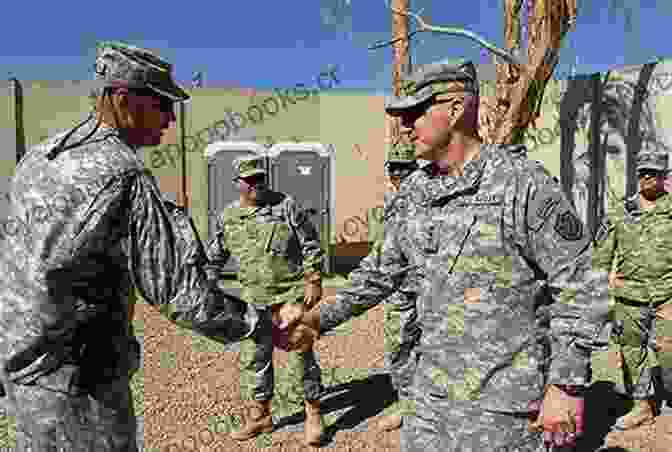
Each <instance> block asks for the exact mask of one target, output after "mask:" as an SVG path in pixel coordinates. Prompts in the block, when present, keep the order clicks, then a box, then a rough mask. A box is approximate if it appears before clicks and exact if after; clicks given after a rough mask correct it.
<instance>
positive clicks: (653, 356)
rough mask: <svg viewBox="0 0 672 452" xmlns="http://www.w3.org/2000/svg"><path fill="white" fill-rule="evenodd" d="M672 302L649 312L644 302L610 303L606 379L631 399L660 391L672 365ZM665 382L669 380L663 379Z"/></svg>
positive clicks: (657, 393)
mask: <svg viewBox="0 0 672 452" xmlns="http://www.w3.org/2000/svg"><path fill="white" fill-rule="evenodd" d="M671 311H672V303H664V304H663V305H661V306H659V307H658V308H657V309H656V314H657V315H653V313H649V308H648V307H647V306H631V305H628V304H624V303H621V302H619V301H618V300H617V302H616V304H615V305H614V322H615V324H616V325H617V326H616V327H614V328H613V329H612V340H611V343H610V346H609V351H608V354H609V366H608V367H609V368H608V370H607V371H606V372H605V373H606V375H607V380H608V381H610V382H612V383H614V386H615V387H614V389H615V390H616V392H618V393H620V394H622V395H625V396H627V397H629V398H632V399H637V400H641V399H646V398H649V397H654V396H656V395H660V394H661V392H660V391H661V390H664V389H666V392H670V390H671V389H672V388H669V387H667V388H664V386H665V385H663V383H665V381H666V380H669V377H670V376H669V372H670V371H669V369H670V368H671V367H672V347H671V346H670V345H671V343H672V315H670V314H671ZM667 383H668V384H669V381H668V382H667Z"/></svg>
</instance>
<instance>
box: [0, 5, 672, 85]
mask: <svg viewBox="0 0 672 452" xmlns="http://www.w3.org/2000/svg"><path fill="white" fill-rule="evenodd" d="M577 2H578V3H579V17H578V19H577V23H576V27H575V29H574V30H573V31H571V32H570V33H569V34H568V36H567V37H566V38H565V43H564V46H563V49H562V51H561V54H560V62H559V65H558V67H557V68H556V77H558V78H564V76H565V75H566V74H568V73H569V72H570V70H571V68H572V65H574V68H575V70H576V73H578V74H588V73H593V72H597V71H606V70H608V69H610V68H613V67H617V66H621V65H625V64H628V65H630V64H643V63H647V62H650V61H653V60H654V59H655V58H657V57H672V49H671V48H670V46H669V38H665V34H666V33H665V31H666V30H667V28H668V27H669V23H670V22H671V21H670V19H672V1H670V0H577ZM5 3H6V4H5V5H4V6H3V17H4V20H2V22H1V23H2V26H0V77H1V78H5V77H10V76H13V77H17V78H19V79H20V80H86V79H90V78H91V73H92V68H93V64H94V55H95V44H96V41H99V40H123V41H126V42H129V43H132V44H134V45H138V46H141V47H147V48H150V49H153V50H156V51H157V52H158V53H159V54H160V55H161V56H162V57H164V58H166V59H167V60H168V61H170V62H172V63H173V64H174V66H175V78H176V79H177V80H179V81H181V82H182V83H185V84H186V83H189V80H191V78H192V75H193V74H194V72H196V71H202V72H203V74H204V83H205V86H238V87H244V88H248V87H249V88H257V89H263V88H272V87H292V86H294V85H296V84H297V83H305V84H308V85H311V84H312V85H314V84H315V78H316V77H317V76H318V74H319V73H320V72H322V71H325V70H327V69H328V68H329V67H332V66H335V68H336V72H335V73H336V74H337V78H338V79H339V84H338V86H337V87H338V88H343V89H365V90H372V91H375V92H382V91H386V90H388V89H389V87H390V84H391V81H390V80H391V75H390V74H391V68H390V63H391V59H392V51H391V48H390V47H387V48H382V49H378V50H369V49H368V48H367V47H368V46H369V45H371V44H372V43H374V42H376V41H379V40H387V39H390V37H391V31H390V27H391V26H390V22H391V12H390V10H389V9H388V7H387V6H386V0H349V1H348V0H289V1H283V2H276V1H271V0H246V1H244V2H240V1H233V0H227V1H221V0H220V1H216V2H215V1H207V0H201V1H200V2H194V3H191V2H179V3H177V2H176V3H174V5H175V6H170V2H168V1H163V2H156V1H148V0H145V1H142V0H134V1H129V0H116V1H115V2H111V3H109V4H107V5H109V6H103V5H106V3H96V2H93V3H92V2H84V1H81V0H70V1H69V2H40V3H39V6H37V5H38V3H37V2H35V3H34V2H32V1H30V0H28V1H25V2H15V1H7V2H5ZM453 4H454V5H459V7H456V8H453V7H450V5H453ZM609 4H613V5H615V7H614V8H612V9H611V10H610V8H609V7H608V5H609ZM625 4H637V5H638V6H636V7H626V6H623V5H625ZM288 5H291V6H288ZM410 5H411V10H412V11H416V12H417V11H422V16H423V18H425V19H426V21H427V22H429V23H431V24H434V25H443V26H457V27H463V28H467V29H469V30H471V31H473V32H476V33H478V34H480V35H481V36H483V37H485V38H486V39H487V40H489V41H491V42H493V43H495V44H498V45H500V47H501V46H502V41H503V31H502V28H503V19H502V15H503V7H502V0H468V1H462V0H450V1H446V0H410ZM35 8H38V9H37V10H36V9H35ZM417 38H419V39H415V40H414V41H415V42H413V43H412V44H411V55H412V61H413V64H414V65H415V64H422V63H428V62H432V61H436V60H440V59H444V58H454V57H465V58H469V59H472V60H473V61H475V62H482V63H486V62H491V58H490V57H487V56H486V55H484V54H483V50H482V49H481V48H480V47H479V46H478V45H477V44H475V43H473V42H471V41H469V40H467V39H465V38H460V37H450V36H445V35H438V34H429V33H421V34H418V35H417Z"/></svg>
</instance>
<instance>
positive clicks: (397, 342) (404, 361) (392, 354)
mask: <svg viewBox="0 0 672 452" xmlns="http://www.w3.org/2000/svg"><path fill="white" fill-rule="evenodd" d="M386 166H387V172H388V175H389V176H396V177H400V178H401V184H402V185H401V186H403V181H404V179H405V178H406V177H407V176H409V175H410V174H411V173H412V172H413V171H414V170H416V169H417V168H418V164H417V162H416V160H415V151H414V148H413V146H412V145H408V144H404V143H401V142H399V143H396V144H395V145H394V146H392V147H391V148H390V150H389V151H388V154H387V162H386ZM397 193H398V192H394V191H387V192H385V205H384V207H383V214H382V217H383V218H382V219H383V223H384V222H385V221H386V218H385V211H386V209H388V207H389V205H390V203H391V201H392V200H393V198H394V197H395V196H396V195H397ZM383 230H384V226H383ZM383 243H384V240H383V239H382V238H381V239H379V240H378V241H377V242H376V243H375V244H374V250H375V251H376V254H375V256H376V259H380V251H381V250H382V246H383ZM416 298H417V293H409V292H406V293H402V292H395V293H394V294H392V295H391V296H390V297H389V298H387V300H385V328H384V331H385V366H386V367H387V368H388V369H389V371H390V376H391V379H392V385H393V386H394V388H395V389H396V390H397V391H398V393H399V400H400V402H401V403H399V404H397V406H396V407H394V409H393V411H399V412H400V413H401V414H403V413H404V412H405V410H406V409H408V407H407V406H405V405H406V401H407V399H408V388H409V386H410V382H411V379H412V377H413V372H414V371H415V361H416V358H417V356H416V353H415V351H414V347H415V345H417V343H418V341H419V340H420V329H419V328H418V325H417V320H418V313H417V311H416V309H415V306H416V302H415V301H416V300H415V299H416Z"/></svg>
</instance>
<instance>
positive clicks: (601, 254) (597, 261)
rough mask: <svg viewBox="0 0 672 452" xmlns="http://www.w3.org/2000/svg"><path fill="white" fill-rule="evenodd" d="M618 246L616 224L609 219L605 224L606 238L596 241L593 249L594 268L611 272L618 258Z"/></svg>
mask: <svg viewBox="0 0 672 452" xmlns="http://www.w3.org/2000/svg"><path fill="white" fill-rule="evenodd" d="M617 246H618V234H617V227H616V222H615V221H614V219H613V218H609V219H607V221H606V224H604V238H603V239H602V240H599V241H596V242H595V243H594V247H593V267H594V268H595V269H599V270H603V271H606V272H610V271H611V269H612V266H613V262H614V258H615V257H616V247H617Z"/></svg>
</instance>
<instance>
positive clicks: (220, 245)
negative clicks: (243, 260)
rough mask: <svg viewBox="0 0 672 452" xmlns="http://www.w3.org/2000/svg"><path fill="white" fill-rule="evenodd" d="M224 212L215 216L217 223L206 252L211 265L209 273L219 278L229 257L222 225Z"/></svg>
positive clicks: (229, 253) (224, 230) (229, 251)
mask: <svg viewBox="0 0 672 452" xmlns="http://www.w3.org/2000/svg"><path fill="white" fill-rule="evenodd" d="M224 218H225V212H224V213H222V214H220V215H219V216H218V217H217V223H216V225H215V228H216V230H215V234H214V236H213V237H212V239H211V240H210V243H208V247H207V251H206V254H207V256H208V261H210V264H211V265H212V267H211V270H212V274H211V275H209V276H210V277H211V278H215V279H221V277H222V271H221V269H222V267H224V266H225V265H226V263H227V262H228V261H229V259H230V258H231V250H230V249H229V247H228V245H227V243H226V229H225V225H224Z"/></svg>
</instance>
